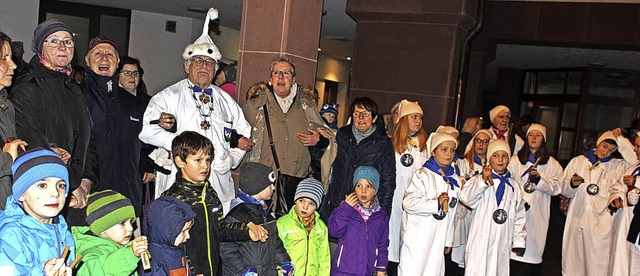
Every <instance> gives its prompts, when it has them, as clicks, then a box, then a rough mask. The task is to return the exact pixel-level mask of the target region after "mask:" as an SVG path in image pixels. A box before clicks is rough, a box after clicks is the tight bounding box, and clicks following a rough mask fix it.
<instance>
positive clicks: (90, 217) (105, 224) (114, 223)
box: [71, 190, 147, 275]
mask: <svg viewBox="0 0 640 276" xmlns="http://www.w3.org/2000/svg"><path fill="white" fill-rule="evenodd" d="M86 212H87V218H86V220H87V223H88V224H89V226H88V227H87V226H74V227H72V228H71V232H72V233H73V239H74V240H75V242H76V247H77V254H78V255H82V264H81V265H80V267H79V268H78V273H77V275H138V273H137V271H136V269H137V268H138V263H139V262H140V256H141V254H142V253H143V252H145V251H147V237H145V236H140V237H137V238H135V239H133V240H132V237H133V226H131V223H132V222H134V221H135V220H136V213H135V211H134V210H133V205H131V200H129V199H128V198H126V197H125V196H123V195H122V194H120V193H118V192H114V191H112V190H104V191H100V192H95V193H93V194H91V195H89V198H88V205H87V207H86Z"/></svg>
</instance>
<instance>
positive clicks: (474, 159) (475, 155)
mask: <svg viewBox="0 0 640 276" xmlns="http://www.w3.org/2000/svg"><path fill="white" fill-rule="evenodd" d="M473 163H476V164H478V166H480V167H481V168H484V162H482V158H480V156H478V154H477V153H473Z"/></svg>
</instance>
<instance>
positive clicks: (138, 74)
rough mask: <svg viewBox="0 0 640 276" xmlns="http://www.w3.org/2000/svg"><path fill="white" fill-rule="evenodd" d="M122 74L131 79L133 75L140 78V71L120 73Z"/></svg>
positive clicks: (123, 71)
mask: <svg viewBox="0 0 640 276" xmlns="http://www.w3.org/2000/svg"><path fill="white" fill-rule="evenodd" d="M120 73H122V74H124V75H125V76H127V77H130V76H131V75H133V76H134V77H139V76H140V71H131V70H122V71H120Z"/></svg>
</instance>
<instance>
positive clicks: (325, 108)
mask: <svg viewBox="0 0 640 276" xmlns="http://www.w3.org/2000/svg"><path fill="white" fill-rule="evenodd" d="M339 106H340V105H339V104H333V103H329V102H327V101H324V102H323V103H322V108H321V109H320V115H322V114H324V113H331V114H333V115H336V116H338V107H339Z"/></svg>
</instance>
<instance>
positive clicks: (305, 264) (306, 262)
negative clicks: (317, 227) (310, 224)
mask: <svg viewBox="0 0 640 276" xmlns="http://www.w3.org/2000/svg"><path fill="white" fill-rule="evenodd" d="M311 230H313V228H311ZM305 232H306V231H305ZM309 234H310V233H307V260H306V261H305V262H304V275H305V276H307V271H309V236H310V235H309Z"/></svg>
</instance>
